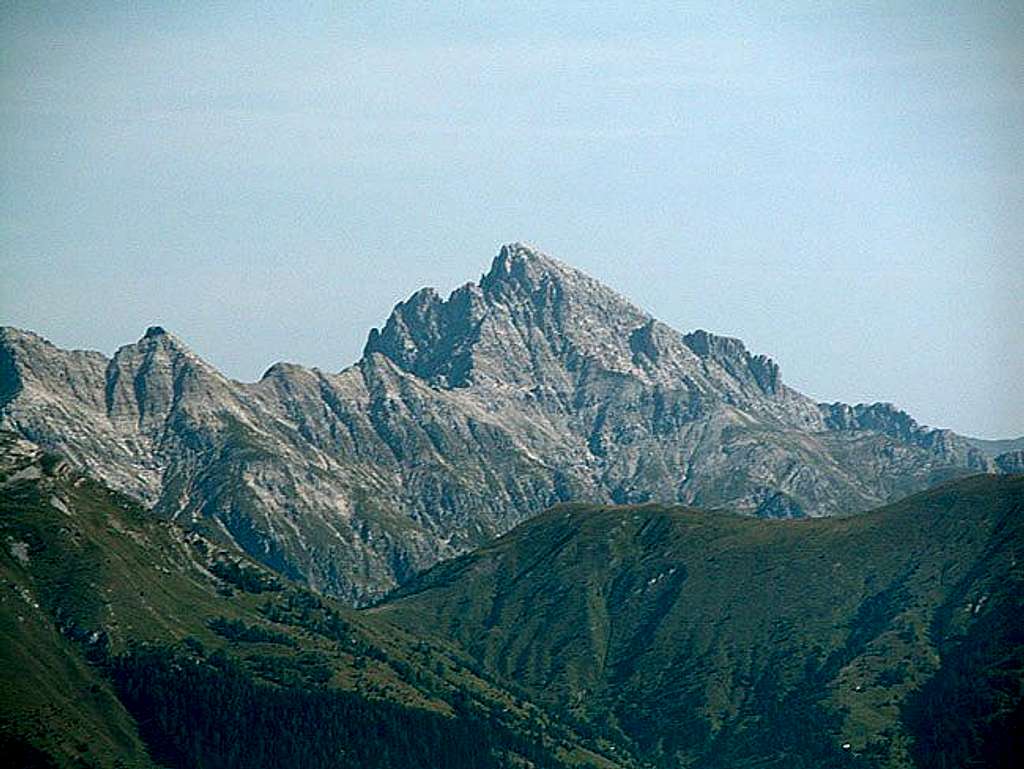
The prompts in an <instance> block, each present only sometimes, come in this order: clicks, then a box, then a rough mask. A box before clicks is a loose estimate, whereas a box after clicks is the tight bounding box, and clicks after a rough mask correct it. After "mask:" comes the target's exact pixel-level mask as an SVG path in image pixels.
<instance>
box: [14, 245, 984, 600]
mask: <svg viewBox="0 0 1024 769" xmlns="http://www.w3.org/2000/svg"><path fill="white" fill-rule="evenodd" d="M0 427H3V428H7V429H12V430H15V431H17V432H19V433H21V434H22V435H24V436H25V437H27V438H29V439H31V440H33V441H35V442H37V443H39V444H41V445H43V446H45V447H47V448H49V449H53V450H56V451H59V452H61V453H63V454H65V455H66V456H67V457H68V458H69V459H70V460H71V461H72V462H74V463H76V464H79V465H81V466H84V467H86V468H88V469H89V470H90V471H91V472H92V473H93V474H94V475H96V476H97V477H99V478H100V479H101V480H103V481H104V482H106V483H108V484H109V485H111V486H113V487H115V488H117V489H120V490H123V491H126V492H128V493H131V494H133V495H135V496H138V497H139V498H141V499H143V500H145V501H146V502H147V503H149V504H151V505H153V507H154V508H155V509H156V510H157V511H158V512H159V513H161V514H164V515H166V516H169V517H172V518H175V519H178V520H180V521H183V522H186V523H187V524H189V525H193V526H196V527H199V528H203V529H204V530H207V531H208V532H209V533H212V534H215V535H217V536H220V537H222V538H224V539H229V540H234V541H235V542H237V543H238V544H239V545H240V546H241V547H243V548H244V549H245V550H246V551H247V552H249V553H251V554H252V555H254V556H256V557H258V558H260V559H261V560H262V561H264V562H265V563H267V564H269V565H271V566H273V567H274V568H276V569H278V570H280V571H281V572H283V573H285V574H288V575H290V576H293V577H297V578H300V579H304V580H306V581H308V582H309V584H310V585H312V586H313V587H315V588H317V589H320V590H324V591H327V592H330V593H334V594H337V595H340V596H343V597H345V598H348V599H350V600H353V601H362V600H366V599H368V598H372V597H374V596H376V595H379V594H380V593H381V592H382V591H384V590H386V589H388V588H390V587H392V586H394V585H395V584H396V583H397V582H400V581H401V580H403V579H404V578H406V577H407V576H408V575H410V574H411V573H412V572H413V571H415V570H418V569H421V568H424V567H426V566H428V565H430V564H432V563H433V562H435V561H437V560H438V559H440V558H444V557H448V556H451V555H454V554H456V553H459V552H462V551H464V550H466V549H468V548H471V547H473V546H475V545H478V544H480V543H481V542H483V541H485V540H486V539H488V538H490V537H492V536H494V535H496V534H500V533H502V532H504V531H507V530H508V529H509V528H511V527H512V526H514V525H515V524H517V523H519V522H520V521H522V520H524V519H525V518H527V517H529V516H531V515H534V514H536V513H537V512H539V511H541V510H543V509H544V508H546V507H548V506H550V505H551V504H554V503H556V502H559V501H566V500H579V501H591V502H605V501H616V502H642V501H647V500H659V501H666V502H683V503H687V504H693V505H701V506H705V507H717V506H729V507H732V508H734V509H739V510H742V511H746V512H748V513H751V514H755V515H765V516H803V515H811V516H820V515H831V514H836V513H841V512H849V511H854V510H862V509H866V508H869V507H872V506H874V505H877V504H879V503H881V502H884V501H887V500H890V499H893V498H895V497H898V496H901V495H903V494H906V493H909V492H911V491H915V490H918V489H921V488H923V487H925V486H928V485H930V484H932V483H934V482H936V481H938V480H941V479H944V478H946V477H949V476H953V475H958V474H964V473H968V472H978V471H986V470H992V469H997V468H996V465H995V463H994V461H993V460H991V459H988V458H986V457H985V456H984V455H983V454H982V453H981V452H980V451H978V449H976V448H975V447H973V446H971V445H970V444H968V443H967V442H966V441H965V440H964V439H963V438H961V437H960V436H957V435H955V434H954V433H951V432H949V431H941V430H928V429H925V428H922V427H920V426H918V425H917V424H916V423H915V422H914V421H913V420H912V419H911V418H910V417H909V416H907V415H906V414H904V413H903V412H900V411H897V410H896V409H894V408H893V407H891V406H887V405H878V404H876V405H873V406H853V407H851V406H846V405H844V404H832V405H819V404H817V403H815V402H813V401H812V400H810V399H809V398H806V397H805V396H803V395H801V394H799V393H797V392H795V391H793V390H791V389H790V388H788V387H786V386H785V385H784V384H783V383H782V381H781V378H780V375H779V369H778V366H777V365H776V364H775V363H774V362H773V361H771V360H770V359H769V358H767V357H765V356H762V355H753V354H751V353H749V352H748V351H747V350H746V348H745V347H744V346H743V344H742V342H740V341H739V340H737V339H730V338H726V337H719V336H715V335H713V334H710V333H708V332H706V331H696V332H694V333H691V334H688V335H686V336H683V335H681V334H679V333H678V332H676V331H674V330H673V329H671V328H669V327H667V326H665V325H664V324H661V323H659V322H658V321H656V320H655V319H653V318H651V317H650V316H649V315H647V314H646V313H644V312H642V311H641V310H639V309H637V308H636V307H634V306H633V305H631V304H630V303H629V302H627V301H626V300H625V299H623V298H622V297H620V296H619V295H617V294H616V293H615V292H613V291H611V290H610V289H608V288H607V287H605V286H603V285H601V284H599V283H598V282H596V281H594V280H593V279H591V278H590V277H588V276H586V275H584V274H583V273H581V272H579V271H577V270H574V269H572V268H570V267H567V266H566V265H563V264H561V263H560V262H558V261H556V260H554V259H551V258H549V257H547V256H545V255H543V254H541V253H539V252H537V251H535V250H533V249H531V248H528V247H526V246H523V245H519V244H515V245H511V246H506V247H504V248H502V250H501V253H500V254H499V255H498V256H497V257H496V258H495V260H494V263H493V264H492V266H491V269H490V271H489V272H488V273H487V274H486V275H484V276H483V278H482V279H481V280H480V282H479V283H477V284H467V285H465V286H463V287H461V288H459V289H457V290H456V291H454V292H453V293H452V294H451V296H449V297H448V298H447V299H442V298H441V297H440V296H438V295H437V293H436V292H434V291H433V290H431V289H424V290H422V291H419V292H417V293H416V294H414V295H413V296H412V297H410V298H409V299H408V300H407V301H405V302H403V303H401V304H399V305H398V306H397V307H396V308H395V309H394V311H393V313H392V314H391V316H390V317H389V318H388V320H387V322H386V323H385V325H384V327H383V329H381V330H377V329H374V330H373V331H372V332H371V333H370V335H369V339H368V340H367V344H366V348H365V352H364V355H363V357H362V359H361V360H360V361H359V362H358V363H356V364H355V365H353V366H351V367H350V368H347V369H345V370H344V371H342V372H340V373H338V374H330V373H325V372H323V371H319V370H317V369H307V368H303V367H301V366H295V365H290V364H283V363H281V364H277V365H275V366H273V367H271V368H270V369H269V370H268V371H267V372H266V374H264V376H263V378H262V379H261V380H260V381H259V382H256V383H253V384H245V383H239V382H235V381H232V380H229V379H227V378H225V377H224V376H223V375H221V374H220V373H219V372H217V371H216V370H215V369H213V368H212V367H211V366H209V365H208V364H206V363H205V362H204V361H202V360H201V359H199V358H198V357H197V356H196V355H194V354H193V353H192V352H191V351H190V350H188V348H187V347H186V346H185V345H184V344H183V343H182V342H181V340H179V339H177V337H175V336H174V335H172V334H170V333H167V332H166V331H164V330H163V329H161V328H157V327H154V328H151V329H149V330H148V331H147V332H146V334H145V335H144V336H143V338H142V339H140V340H139V341H138V342H136V343H134V344H131V345H127V346H125V347H122V348H121V349H120V350H118V351H117V353H116V354H115V355H114V356H113V358H111V359H108V358H106V357H105V356H103V355H101V354H99V353H95V352H81V351H66V350H60V349H58V348H56V347H54V346H53V345H51V344H49V343H48V342H46V341H45V340H43V339H42V338H40V337H38V336H36V335H34V334H32V333H29V332H24V331H18V330H15V329H10V328H7V329H2V330H0Z"/></svg>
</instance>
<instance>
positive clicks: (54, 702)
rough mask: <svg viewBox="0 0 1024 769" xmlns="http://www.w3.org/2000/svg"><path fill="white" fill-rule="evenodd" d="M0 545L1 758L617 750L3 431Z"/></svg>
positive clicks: (385, 761) (497, 758) (573, 762)
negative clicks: (167, 521) (154, 513)
mask: <svg viewBox="0 0 1024 769" xmlns="http://www.w3.org/2000/svg"><path fill="white" fill-rule="evenodd" d="M0 544H2V549H0V577H2V580H3V584H2V592H0V630H2V644H0V755H4V756H5V758H6V757H13V758H12V760H13V764H8V765H13V766H59V767H72V766H73V767H79V766H81V767H153V766H164V767H173V768H175V769H185V768H186V767H189V768H191V767H210V768H217V769H219V768H221V767H224V768H225V769H226V768H228V767H238V769H242V768H243V767H244V769H257V768H258V767H274V769H277V768H278V767H282V766H294V767H304V768H305V767H308V768H309V769H315V768H316V767H367V768H369V767H381V769H384V768H386V767H424V769H426V767H431V768H432V767H452V769H455V768H457V767H479V768H480V769H487V768H488V767H492V766H515V767H528V766H535V767H538V769H539V768H540V767H564V766H597V767H613V766H630V765H632V764H633V762H632V761H631V760H630V759H629V758H628V757H626V756H625V755H624V753H623V751H622V750H621V749H619V750H617V751H614V750H612V749H611V747H612V746H611V745H610V744H609V743H602V742H600V741H599V740H592V739H587V740H584V739H583V737H581V736H580V735H579V734H578V733H577V732H574V731H573V730H572V729H570V728H568V727H567V726H565V725H564V724H561V723H559V722H558V721H556V720H555V719H553V718H551V717H550V716H549V715H548V714H547V713H546V712H544V711H543V710H542V709H540V708H537V707H535V706H534V705H532V704H530V703H528V702H525V701H523V700H522V699H521V698H520V697H518V696H517V695H515V694H513V693H511V692H510V691H509V689H508V688H507V687H505V686H503V685H502V684H500V683H498V682H497V681H495V680H493V677H490V676H487V675H486V674H482V671H480V672H474V671H475V669H476V668H477V666H476V665H475V664H474V663H473V661H472V660H471V659H470V658H468V657H467V655H465V654H463V653H461V652H460V651H459V650H458V649H456V648H455V647H453V646H451V645H449V644H446V643H444V642H441V641H429V642H428V641H426V640H423V639H421V638H419V637H417V636H416V635H413V634H410V633H408V632H406V631H403V630H401V629H399V628H397V627H394V626H392V625H390V624H388V623H386V622H382V621H381V620H380V619H379V618H375V617H370V616H363V615H360V614H358V613H357V612H355V611H353V610H351V609H346V608H343V607H341V606H339V605H337V604H335V603H333V602H331V601H328V600H325V599H322V598H320V597H318V596H316V595H313V594H312V593H310V592H308V591H306V590H303V589H300V588H298V587H296V586H294V585H292V584H290V583H288V582H287V581H286V580H284V579H282V578H279V577H276V576H274V575H272V574H270V573H269V572H267V571H266V570H265V569H264V568H262V567H260V566H257V565H255V564H254V563H252V562H251V561H249V560H247V559H246V558H244V557H243V556H240V555H239V554H238V553H236V552H234V551H229V550H222V549H220V548H219V547H218V546H216V545H214V544H212V543H211V542H210V541H208V540H206V539H204V538H202V537H199V536H197V535H195V534H185V533H184V532H182V531H181V530H179V529H176V528H175V527H173V526H171V525H168V524H165V523H162V522H160V521H158V520H156V519H154V517H153V516H152V515H151V514H150V513H148V512H147V511H145V510H144V509H142V508H141V507H139V506H138V505H137V504H136V503H134V502H133V501H132V500H130V499H128V498H126V497H123V496H121V495H118V494H115V493H112V492H110V491H109V490H107V489H105V488H103V487H102V486H100V485H99V484H97V483H95V482H93V481H91V480H89V479H87V478H85V477H82V476H80V475H77V474H76V473H74V472H72V471H71V470H70V469H69V468H68V466H67V465H66V464H65V463H64V462H63V461H61V460H59V459H57V458H55V457H51V456H46V455H43V454H42V452H40V451H39V450H38V449H36V448H35V447H33V446H32V445H31V444H28V443H26V442H24V441H19V440H16V439H14V438H13V437H12V436H9V435H0ZM584 743H586V744H584ZM601 753H605V754H607V756H606V757H603V756H602V755H601Z"/></svg>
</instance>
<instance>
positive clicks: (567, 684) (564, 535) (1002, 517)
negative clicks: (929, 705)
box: [373, 476, 1024, 767]
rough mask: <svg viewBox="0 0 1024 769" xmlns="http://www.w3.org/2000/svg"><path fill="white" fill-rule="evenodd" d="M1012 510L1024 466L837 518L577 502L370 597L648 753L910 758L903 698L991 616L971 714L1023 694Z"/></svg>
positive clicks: (976, 661)
mask: <svg viewBox="0 0 1024 769" xmlns="http://www.w3.org/2000/svg"><path fill="white" fill-rule="evenodd" d="M1022 526H1024V478H1021V477H984V476H979V477H974V478H970V479H967V480H962V481H957V482H953V483H950V484H947V485H944V486H942V487H939V488H937V489H934V490H932V491H929V492H925V493H923V494H919V495H917V496H915V497H912V498H909V499H907V500H905V501H903V502H900V503H898V504H896V505H893V506H890V507H886V508H884V509H881V510H878V511H875V512H872V513H868V514H864V515H859V516H855V517H849V518H844V519H825V520H822V519H817V520H804V521H762V520H753V519H749V518H741V517H736V516H732V515H728V514H722V513H704V512H697V511H692V510H686V509H682V508H665V507H659V506H643V507H606V508H593V507H583V506H567V507H562V508H556V509H555V510H553V511H551V512H549V513H547V514H545V515H543V516H541V517H539V518H537V519H534V520H532V521H529V522H528V523H526V524H524V525H523V526H521V527H519V528H518V529H516V530H515V531H514V532H512V533H510V534H509V535H507V536H505V537H503V538H502V539H500V540H498V541H497V542H496V543H495V544H494V545H492V546H490V547H488V548H485V549H483V550H480V551H477V552H475V553H472V554H470V555H467V556H465V557H462V558H459V559H456V560H454V561H451V562H448V563H445V564H442V565H440V566H438V567H435V568H434V569H432V570H430V571H428V572H426V573H425V574H424V575H422V576H421V577H420V578H419V579H418V580H417V581H415V582H414V583H412V584H410V585H408V586H406V587H405V588H403V589H402V590H401V591H399V592H398V593H397V594H396V595H395V596H394V597H393V598H392V599H390V601H389V602H387V603H385V604H383V605H381V606H380V607H378V608H376V609H374V610H373V611H374V612H375V613H376V614H379V615H384V616H386V617H388V618H390V619H391V620H392V621H395V622H398V623H400V624H402V625H404V626H406V627H409V628H413V629H416V630H418V631H420V632H424V633H426V632H430V631H433V632H435V633H437V634H439V635H443V636H446V637H449V638H453V639H455V640H457V641H458V642H459V643H461V644H462V645H463V646H464V648H466V649H468V650H469V651H470V652H471V653H472V654H473V655H474V656H475V657H476V658H477V659H479V660H480V661H481V662H482V663H483V664H484V665H485V666H486V667H487V668H488V669H490V670H493V671H495V672H496V673H498V674H500V675H502V676H505V677H508V678H510V679H512V680H515V681H517V682H518V683H519V684H520V685H521V686H523V687H524V688H525V689H526V690H527V691H528V692H530V693H531V695H532V696H535V697H537V698H538V699H540V700H543V701H546V702H547V703H549V704H551V705H554V706H562V707H566V708H567V709H569V710H571V711H572V712H573V713H574V714H575V715H576V716H578V717H580V718H582V719H585V720H589V721H591V722H594V723H597V724H602V725H605V726H606V728H608V729H610V730H611V731H612V732H614V731H616V730H621V731H622V732H624V733H625V734H626V735H627V736H628V737H629V738H630V739H631V740H632V741H633V742H634V744H635V745H636V746H637V748H638V749H639V750H640V751H641V752H643V753H645V754H646V755H648V756H649V757H653V758H661V759H666V758H667V759H671V761H670V763H672V762H674V761H677V762H678V764H679V765H684V766H687V765H700V766H719V765H721V766H744V765H751V766H754V765H765V766H769V765H779V766H791V767H792V766H802V765H807V766H814V765H833V766H842V765H851V766H854V765H864V766H871V765H877V766H887V767H902V766H909V765H911V761H912V753H911V749H910V748H911V745H912V742H911V737H912V732H913V730H914V728H917V727H913V725H914V724H915V723H917V722H915V721H914V719H913V718H907V717H902V716H905V715H906V709H907V706H906V702H907V698H908V696H909V695H910V694H911V692H913V691H914V690H916V689H917V688H918V687H921V686H923V685H926V684H928V683H929V682H934V681H935V680H937V679H938V678H939V677H940V676H939V675H938V673H939V671H940V670H942V668H941V667H940V666H941V664H942V662H943V660H952V659H954V658H956V656H957V655H958V654H960V655H961V656H963V653H964V649H965V648H968V647H969V646H970V644H972V643H973V644H975V645H976V641H977V638H979V637H980V635H981V633H980V631H979V629H978V628H979V627H980V624H979V623H984V622H986V621H989V618H992V617H1000V618H1001V620H1000V622H1001V624H999V625H998V627H999V628H1002V629H1001V630H1000V633H1001V635H1000V636H999V638H1000V639H1002V640H1000V641H999V643H997V644H995V646H993V648H992V649H991V650H990V651H988V652H985V653H984V654H981V655H980V656H979V655H975V656H974V657H971V655H970V654H968V655H967V656H968V657H970V659H972V660H973V662H971V664H972V665H973V666H974V668H973V669H972V672H971V674H972V675H975V676H976V677H977V678H978V679H980V678H984V677H985V676H989V674H990V673H991V676H990V677H992V678H993V680H996V677H998V680H999V681H1000V682H1001V683H1000V684H999V685H998V686H994V687H993V688H994V690H996V691H997V694H996V695H993V697H996V698H997V699H995V700H993V701H992V702H989V703H987V704H985V705H984V707H983V709H984V708H988V709H998V708H1003V709H1004V710H1007V711H1013V709H1014V708H1015V707H1016V708H1018V709H1019V704H1020V702H1021V700H1022V696H1021V691H1020V681H1021V680H1024V679H1022V670H1024V646H1022V645H1021V644H1020V643H1019V642H1015V641H1014V640H1013V639H1014V638H1016V637H1017V636H1019V631H1020V628H1021V622H1022V620H1021V619H1020V617H1021V614H1020V611H1019V610H1020V609H1021V608H1024V607H1022V606H1021V603H1022V600H1021V596H1022V595H1024V532H1022ZM1015 634H1016V635H1015ZM964 639H968V640H967V642H966V643H963V641H964ZM970 639H974V640H973V641H972V640H970ZM952 664H953V663H952V662H950V663H949V664H948V665H947V666H946V667H947V668H949V667H950V665H952ZM997 669H998V676H997V674H996V673H995V672H993V671H996V670H997ZM1007 682H1009V683H1007ZM1014 682H1016V684H1017V685H1016V687H1015V686H1014ZM957 696H959V695H957ZM1000 698H1001V699H1000ZM947 706H948V707H953V705H948V703H947ZM908 723H909V724H911V727H908V726H907V724H908ZM912 727H913V728H912ZM843 743H850V744H851V746H852V749H851V750H843V749H842V747H841V746H842V744H843ZM918 761H919V762H922V761H923V759H921V757H920V756H918ZM773 762H774V763H773ZM923 765H927V764H926V763H925V764H923ZM935 765H940V764H935ZM951 765H955V764H951Z"/></svg>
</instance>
